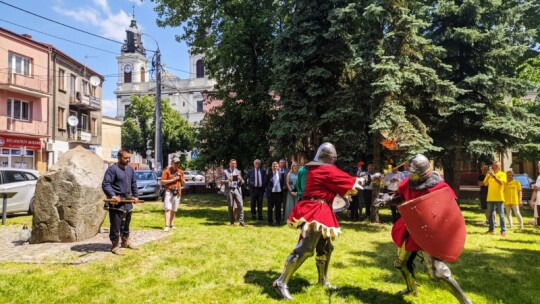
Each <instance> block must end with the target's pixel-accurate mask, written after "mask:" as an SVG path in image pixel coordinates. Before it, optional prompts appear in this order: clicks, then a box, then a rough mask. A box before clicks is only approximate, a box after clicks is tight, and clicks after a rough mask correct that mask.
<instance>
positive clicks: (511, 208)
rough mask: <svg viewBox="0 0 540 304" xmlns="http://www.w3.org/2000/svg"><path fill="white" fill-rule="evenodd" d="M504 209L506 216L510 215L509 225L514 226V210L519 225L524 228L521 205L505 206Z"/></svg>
mask: <svg viewBox="0 0 540 304" xmlns="http://www.w3.org/2000/svg"><path fill="white" fill-rule="evenodd" d="M504 209H505V211H506V216H507V217H508V225H509V227H510V228H512V211H514V213H515V214H516V216H517V219H518V223H519V227H520V228H521V229H523V218H522V217H521V213H520V212H519V206H518V205H512V206H504Z"/></svg>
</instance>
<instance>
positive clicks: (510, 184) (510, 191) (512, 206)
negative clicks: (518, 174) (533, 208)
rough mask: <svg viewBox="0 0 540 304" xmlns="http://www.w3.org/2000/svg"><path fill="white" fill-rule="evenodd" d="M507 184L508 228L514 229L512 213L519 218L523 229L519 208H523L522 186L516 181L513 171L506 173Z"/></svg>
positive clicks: (505, 187) (505, 195)
mask: <svg viewBox="0 0 540 304" xmlns="http://www.w3.org/2000/svg"><path fill="white" fill-rule="evenodd" d="M506 180H507V182H506V184H505V185H504V209H505V211H506V215H507V217H508V226H509V227H510V228H512V226H513V225H512V211H514V213H515V214H516V216H517V219H518V222H519V227H520V229H523V218H522V217H521V213H520V212H519V206H523V203H522V202H521V199H522V191H521V184H520V183H519V182H518V181H517V180H515V179H514V172H512V170H510V171H506Z"/></svg>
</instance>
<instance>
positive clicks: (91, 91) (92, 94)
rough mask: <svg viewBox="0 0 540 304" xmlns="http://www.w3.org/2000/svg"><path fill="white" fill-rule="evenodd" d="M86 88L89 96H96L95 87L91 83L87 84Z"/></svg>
mask: <svg viewBox="0 0 540 304" xmlns="http://www.w3.org/2000/svg"><path fill="white" fill-rule="evenodd" d="M88 89H89V90H90V96H92V97H96V87H95V86H93V85H89V86H88Z"/></svg>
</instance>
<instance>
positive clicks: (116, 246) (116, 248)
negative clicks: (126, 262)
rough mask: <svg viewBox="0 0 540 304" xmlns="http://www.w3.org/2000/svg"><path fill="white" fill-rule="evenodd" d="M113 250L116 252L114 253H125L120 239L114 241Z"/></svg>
mask: <svg viewBox="0 0 540 304" xmlns="http://www.w3.org/2000/svg"><path fill="white" fill-rule="evenodd" d="M111 252H112V253H114V254H117V255H123V254H124V253H123V252H122V249H121V248H120V241H119V240H114V241H112V248H111Z"/></svg>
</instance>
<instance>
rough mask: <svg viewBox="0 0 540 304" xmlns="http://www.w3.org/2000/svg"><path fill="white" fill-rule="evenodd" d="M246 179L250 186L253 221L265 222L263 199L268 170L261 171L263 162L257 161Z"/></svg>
mask: <svg viewBox="0 0 540 304" xmlns="http://www.w3.org/2000/svg"><path fill="white" fill-rule="evenodd" d="M244 179H245V180H247V182H248V186H249V196H250V198H251V219H252V220H255V219H257V218H258V219H259V221H262V220H263V211H262V206H263V198H264V182H265V180H266V170H264V169H261V161H260V160H259V159H256V160H254V161H253V168H251V169H249V171H248V173H247V174H246V176H244Z"/></svg>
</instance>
